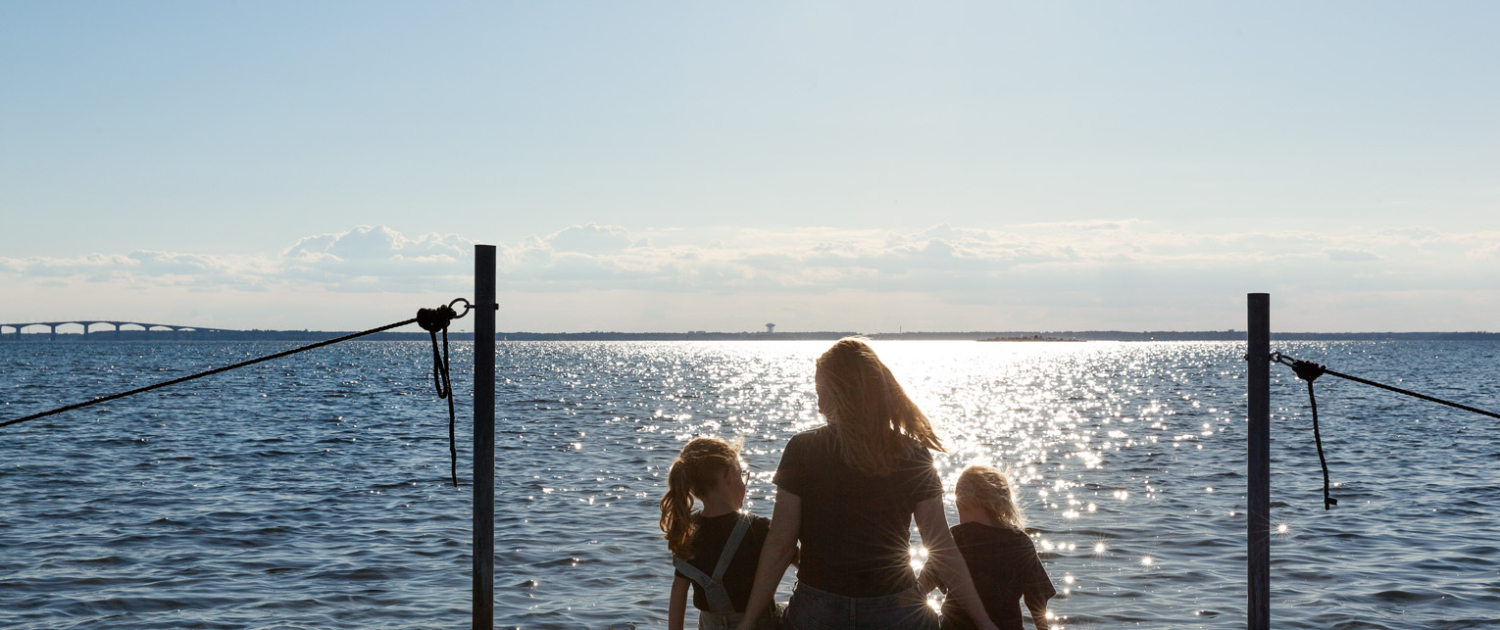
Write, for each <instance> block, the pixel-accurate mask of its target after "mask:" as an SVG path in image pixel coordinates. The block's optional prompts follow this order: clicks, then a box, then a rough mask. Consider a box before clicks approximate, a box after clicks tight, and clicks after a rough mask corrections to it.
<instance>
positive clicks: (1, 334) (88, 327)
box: [0, 319, 229, 341]
mask: <svg viewBox="0 0 1500 630" xmlns="http://www.w3.org/2000/svg"><path fill="white" fill-rule="evenodd" d="M100 325H103V326H114V329H113V330H108V329H106V330H103V331H98V332H95V331H93V330H92V328H93V327H94V326H100ZM32 326H46V327H47V339H49V340H56V339H57V329H58V328H59V327H61V326H80V327H82V328H83V338H84V339H88V338H89V337H90V335H99V334H105V333H113V338H116V339H118V338H119V336H120V331H121V330H122V328H123V327H125V326H136V327H138V328H140V330H127V331H126V332H144V333H149V332H151V331H153V330H159V329H165V331H171V333H172V336H173V337H176V336H177V335H178V333H181V332H183V331H188V332H227V331H228V330H229V329H227V328H204V327H202V326H179V325H176V324H148V323H146V322H119V321H108V320H102V319H76V320H72V321H62V322H20V323H15V324H0V340H7V341H19V340H21V335H22V332H23V331H24V330H25V329H26V328H29V327H32ZM7 329H10V330H9V331H7ZM162 332H164V331H162ZM28 334H40V331H38V332H37V333H28Z"/></svg>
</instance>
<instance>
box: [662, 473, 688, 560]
mask: <svg viewBox="0 0 1500 630" xmlns="http://www.w3.org/2000/svg"><path fill="white" fill-rule="evenodd" d="M687 469H688V466H687V465H686V464H684V463H683V462H682V460H681V459H678V460H677V461H674V462H672V468H671V469H670V471H669V472H667V493H666V494H665V495H662V498H661V531H663V532H666V534H667V535H666V536H663V538H666V539H667V548H668V549H671V550H672V555H674V556H678V557H682V558H691V557H692V555H693V552H692V550H691V549H690V548H689V543H690V542H691V541H692V540H693V529H694V528H693V497H692V495H691V494H688V473H687Z"/></svg>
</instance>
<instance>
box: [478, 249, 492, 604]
mask: <svg viewBox="0 0 1500 630" xmlns="http://www.w3.org/2000/svg"><path fill="white" fill-rule="evenodd" d="M495 304H496V302H495V246H494V245H475V246H474V630H494V627H495Z"/></svg>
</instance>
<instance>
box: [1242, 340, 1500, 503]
mask: <svg viewBox="0 0 1500 630" xmlns="http://www.w3.org/2000/svg"><path fill="white" fill-rule="evenodd" d="M1271 361H1272V362H1273V363H1280V364H1282V365H1285V366H1287V367H1290V368H1292V371H1293V372H1295V373H1296V374H1297V378H1300V379H1302V380H1304V381H1307V400H1308V402H1309V403H1310V404H1311V405H1312V419H1313V440H1314V441H1315V442H1316V443H1317V445H1318V463H1319V464H1321V465H1322V466H1323V509H1324V510H1328V509H1331V508H1332V507H1333V506H1335V505H1338V504H1339V502H1338V500H1337V499H1334V498H1333V497H1332V496H1330V495H1329V492H1328V459H1327V458H1325V457H1324V456H1323V434H1322V432H1321V431H1320V430H1319V429H1318V397H1317V395H1316V394H1314V393H1313V381H1315V380H1317V379H1318V377H1319V376H1322V375H1324V374H1327V375H1329V376H1337V377H1339V378H1342V379H1348V380H1351V381H1354V382H1356V383H1361V384H1364V385H1369V386H1372V387H1379V388H1380V389H1385V390H1389V391H1393V392H1396V393H1398V394H1405V395H1407V396H1411V397H1413V398H1420V399H1422V400H1426V401H1429V402H1435V403H1438V404H1440V405H1447V406H1449V407H1454V408H1456V409H1462V410H1464V411H1469V412H1473V413H1477V414H1480V415H1484V416H1489V417H1491V418H1500V413H1495V412H1493V411H1485V410H1483V409H1479V408H1476V407H1470V406H1468V405H1461V404H1459V403H1456V402H1453V401H1451V400H1443V399H1441V398H1435V397H1433V396H1428V395H1426V394H1419V393H1417V392H1414V391H1411V390H1408V389H1401V388H1400V387H1395V386H1392V385H1386V384H1385V383H1377V382H1375V381H1372V380H1368V379H1363V378H1360V377H1358V376H1350V375H1348V374H1343V373H1341V372H1335V371H1333V370H1330V369H1328V366H1325V365H1322V364H1319V363H1313V362H1312V361H1301V360H1298V359H1294V358H1292V357H1289V356H1287V355H1284V354H1282V353H1280V352H1272V353H1271Z"/></svg>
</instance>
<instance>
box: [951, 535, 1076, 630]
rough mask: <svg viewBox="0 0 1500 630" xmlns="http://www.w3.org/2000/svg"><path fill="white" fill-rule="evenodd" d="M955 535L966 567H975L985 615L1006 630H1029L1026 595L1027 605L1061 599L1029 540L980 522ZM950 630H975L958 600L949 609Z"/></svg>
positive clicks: (971, 570)
mask: <svg viewBox="0 0 1500 630" xmlns="http://www.w3.org/2000/svg"><path fill="white" fill-rule="evenodd" d="M951 531H952V532H953V542H955V543H957V544H958V551H959V553H962V554H963V556H964V564H967V565H968V566H969V576H970V577H972V578H973V579H974V590H976V591H978V592H979V599H980V600H982V601H983V602H984V611H985V612H987V613H989V615H990V621H993V622H995V625H997V626H999V627H1000V630H1024V628H1023V627H1022V625H1021V604H1020V599H1021V596H1022V595H1025V596H1026V599H1027V601H1030V602H1034V603H1043V604H1045V603H1046V602H1047V600H1048V599H1051V598H1052V596H1053V595H1056V594H1057V589H1055V588H1053V587H1052V580H1051V579H1050V578H1048V577H1047V570H1046V569H1045V568H1043V567H1042V560H1041V558H1038V557H1037V555H1036V545H1034V544H1033V543H1032V542H1031V537H1029V536H1027V535H1026V534H1024V533H1022V532H1018V531H1016V530H1013V529H1002V528H999V527H990V526H989V525H985V524H983V523H975V522H968V523H959V524H958V525H954V526H953V528H952V530H951ZM950 627H951V628H954V629H962V628H973V627H975V626H974V624H973V622H972V621H970V620H969V616H968V615H965V614H964V613H963V611H962V610H961V609H959V608H958V606H957V604H956V603H954V602H953V600H952V599H949V600H948V601H947V603H945V604H944V605H943V629H944V630H948V628H950Z"/></svg>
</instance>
